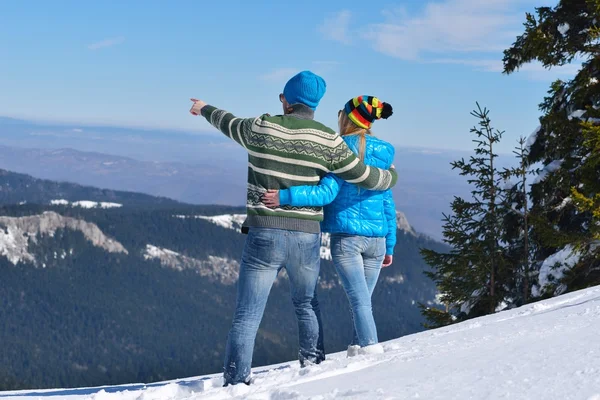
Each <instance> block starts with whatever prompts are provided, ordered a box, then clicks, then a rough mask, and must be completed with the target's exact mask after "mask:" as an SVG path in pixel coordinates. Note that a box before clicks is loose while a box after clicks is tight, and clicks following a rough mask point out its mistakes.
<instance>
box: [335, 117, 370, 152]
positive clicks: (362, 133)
mask: <svg viewBox="0 0 600 400" xmlns="http://www.w3.org/2000/svg"><path fill="white" fill-rule="evenodd" d="M338 124H339V128H340V135H341V136H346V135H358V136H359V139H358V158H360V160H361V161H364V160H365V149H366V147H367V139H366V135H372V133H371V130H370V129H365V128H361V127H360V126H358V125H356V124H355V123H354V122H352V121H351V120H350V118H348V115H346V113H345V112H344V111H343V110H340V112H339V114H338Z"/></svg>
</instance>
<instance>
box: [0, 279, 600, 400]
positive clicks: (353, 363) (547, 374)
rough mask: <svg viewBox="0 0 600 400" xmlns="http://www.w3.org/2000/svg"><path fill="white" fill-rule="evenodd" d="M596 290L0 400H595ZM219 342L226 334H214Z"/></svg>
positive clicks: (598, 392) (599, 368)
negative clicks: (288, 351) (239, 372)
mask: <svg viewBox="0 0 600 400" xmlns="http://www.w3.org/2000/svg"><path fill="white" fill-rule="evenodd" d="M599 330H600V287H593V288H589V289H585V290H580V291H577V292H573V293H569V294H567V295H563V296H559V297H555V298H552V299H549V300H544V301H542V302H538V303H533V304H529V305H526V306H523V307H520V308H514V309H511V310H507V311H502V312H499V313H497V314H493V315H489V316H485V317H482V318H477V319H473V320H469V321H466V322H462V323H459V324H455V325H451V326H448V327H444V328H440V329H435V330H429V331H424V332H420V333H417V334H414V335H407V336H404V337H402V338H400V339H395V340H391V341H388V342H385V343H382V345H383V348H384V350H385V352H384V353H383V354H367V355H357V356H355V357H351V358H347V357H346V353H345V352H342V353H336V354H328V355H327V360H326V361H325V362H323V363H322V364H320V365H314V366H310V367H308V368H304V369H300V368H299V365H298V362H297V361H292V362H289V363H282V364H277V365H272V366H268V367H257V368H254V370H253V377H254V380H255V382H254V384H253V385H250V386H246V385H235V386H230V387H227V388H223V387H222V378H221V374H220V373H216V374H212V375H206V376H199V377H191V378H184V379H177V380H172V381H166V382H158V383H153V384H147V385H146V384H143V383H134V384H130V385H121V386H104V387H97V388H77V389H52V390H30V391H13V392H0V398H3V399H14V400H16V399H19V400H33V399H48V400H52V399H58V398H60V399H66V400H133V399H136V400H150V399H157V400H158V399H171V400H183V399H186V400H198V399H203V400H228V399H248V400H267V399H271V400H285V399H295V400H301V399H302V400H309V399H310V400H328V399H347V400H353V399H354V400H359V399H360V400H363V399H366V400H379V399H428V400H441V399H444V400H451V399H461V400H462V399H489V400H494V399H544V400H570V399H577V400H598V399H600V357H599V354H600V351H599V350H598V348H597V346H596V343H597V342H598V338H597V335H598V331H599ZM223 340H225V338H223Z"/></svg>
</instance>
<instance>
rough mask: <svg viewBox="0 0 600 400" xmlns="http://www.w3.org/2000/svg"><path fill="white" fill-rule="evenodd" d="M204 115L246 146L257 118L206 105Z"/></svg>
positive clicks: (226, 134)
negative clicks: (242, 116) (247, 136)
mask: <svg viewBox="0 0 600 400" xmlns="http://www.w3.org/2000/svg"><path fill="white" fill-rule="evenodd" d="M201 113H202V116H203V117H204V118H206V120H207V121H208V123H210V124H211V125H212V126H214V127H215V128H217V129H218V130H220V131H221V132H222V133H223V134H224V135H225V136H227V137H228V138H230V139H233V140H234V141H236V142H237V143H239V144H241V145H242V146H243V147H244V148H245V147H246V143H247V139H246V135H247V134H248V132H250V130H251V129H252V124H253V123H254V121H256V118H238V117H236V116H235V115H233V114H232V113H230V112H228V111H225V110H220V109H218V108H216V107H213V106H210V105H206V106H204V107H202V111H201Z"/></svg>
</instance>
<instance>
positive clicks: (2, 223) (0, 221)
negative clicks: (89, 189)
mask: <svg viewBox="0 0 600 400" xmlns="http://www.w3.org/2000/svg"><path fill="white" fill-rule="evenodd" d="M0 228H1V229H0V256H4V257H6V258H8V260H9V261H10V262H11V263H13V264H14V265H17V264H18V263H19V262H29V263H32V264H34V265H36V266H37V265H38V260H37V259H36V258H35V257H34V256H33V255H32V254H30V252H29V246H30V245H31V244H35V243H37V241H38V238H39V237H43V236H50V237H53V236H54V234H55V233H56V231H57V230H59V229H69V230H72V231H78V232H81V233H82V234H83V236H84V237H85V238H86V239H87V240H88V241H89V242H90V243H91V244H92V245H94V246H96V247H100V248H102V249H104V250H106V251H108V252H110V253H125V254H127V253H128V252H127V249H125V247H123V245H122V244H121V243H119V242H118V241H116V240H113V239H111V238H108V237H107V236H106V235H105V234H104V233H103V232H102V231H101V230H100V229H99V228H98V226H97V225H96V224H93V223H89V222H86V221H84V220H81V219H75V218H70V217H63V216H62V215H60V214H57V213H55V212H52V211H47V212H44V213H42V214H40V215H30V216H25V217H2V216H0ZM60 250H62V252H63V256H62V257H63V258H64V257H65V256H66V254H67V253H66V250H67V249H60ZM55 254H56V251H55ZM69 254H73V249H69ZM45 266H46V265H45V264H42V267H45Z"/></svg>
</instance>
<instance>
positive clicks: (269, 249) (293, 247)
mask: <svg viewBox="0 0 600 400" xmlns="http://www.w3.org/2000/svg"><path fill="white" fill-rule="evenodd" d="M325 90H326V84H325V81H324V80H323V79H322V78H321V77H320V76H318V75H315V74H314V73H312V72H310V71H303V72H300V73H298V74H297V75H295V76H294V77H292V78H291V79H290V80H289V81H288V82H287V84H286V85H285V88H284V90H283V93H282V94H280V95H279V99H280V100H281V102H282V103H283V115H277V116H270V115H268V114H265V115H262V116H260V117H257V118H247V119H241V118H237V117H235V116H234V115H232V114H231V113H229V112H227V111H224V110H221V109H217V108H215V107H213V106H210V105H207V104H206V103H205V102H203V101H201V100H196V99H192V101H193V103H194V104H193V106H192V108H191V109H190V113H192V114H193V115H202V116H203V117H205V118H206V119H207V120H208V122H209V123H210V124H211V125H213V126H214V127H216V128H217V129H219V130H220V131H221V132H223V133H224V134H225V135H226V136H227V137H229V138H231V139H233V140H235V141H236V142H237V143H239V144H240V145H242V146H243V147H244V148H245V149H246V151H247V152H248V192H247V202H246V211H247V218H246V221H245V222H244V224H243V227H242V231H243V232H244V233H247V234H248V237H247V238H246V244H245V246H244V251H243V254H242V261H241V263H240V273H239V281H238V288H237V302H236V310H235V314H234V317H233V323H232V327H231V330H230V331H229V335H228V338H227V347H226V354H225V363H224V379H225V382H224V386H227V385H230V384H237V383H242V382H243V383H246V384H250V382H251V381H250V378H251V365H252V352H253V349H254V341H255V339H256V333H257V330H258V327H259V325H260V322H261V320H262V316H263V313H264V309H265V305H266V302H267V298H268V296H269V292H270V291H271V286H272V285H273V282H274V281H275V278H276V277H277V273H278V272H279V270H280V269H281V268H286V271H287V274H288V277H289V280H290V287H291V292H292V302H293V304H294V308H295V311H296V318H297V320H298V331H299V332H298V333H299V360H300V365H301V366H302V367H304V366H306V365H310V364H318V363H320V362H321V361H323V360H324V359H325V354H324V349H323V343H322V327H321V324H320V311H319V306H318V302H317V299H316V296H315V293H316V285H317V280H318V277H319V268H320V245H321V232H320V221H321V220H322V219H323V210H322V207H292V206H280V207H276V208H269V207H267V206H265V204H264V202H263V195H264V194H265V193H266V192H267V190H268V189H285V188H289V187H291V186H298V185H307V184H308V185H310V184H313V185H316V184H318V183H319V181H320V179H321V178H322V177H323V176H325V175H326V174H327V173H328V172H332V173H334V174H336V175H337V176H339V177H340V178H342V179H344V180H346V181H347V182H350V183H354V184H356V185H357V186H360V187H362V188H365V189H372V190H386V189H388V188H390V187H392V186H394V185H395V183H396V180H397V174H396V172H395V170H394V169H393V168H392V169H390V170H389V171H384V170H380V169H377V168H372V167H368V166H366V165H365V164H364V163H363V162H361V161H360V160H359V159H358V158H357V157H356V155H355V154H354V153H353V152H352V151H351V150H350V149H349V148H348V146H347V145H346V144H345V142H344V141H343V140H342V138H341V137H340V136H339V135H338V134H336V132H335V131H333V130H332V129H330V128H328V127H326V126H325V125H323V124H321V123H319V122H317V121H315V120H314V119H313V118H314V112H315V109H316V108H317V106H318V105H319V102H320V101H321V98H322V97H323V95H324V94H325Z"/></svg>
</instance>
